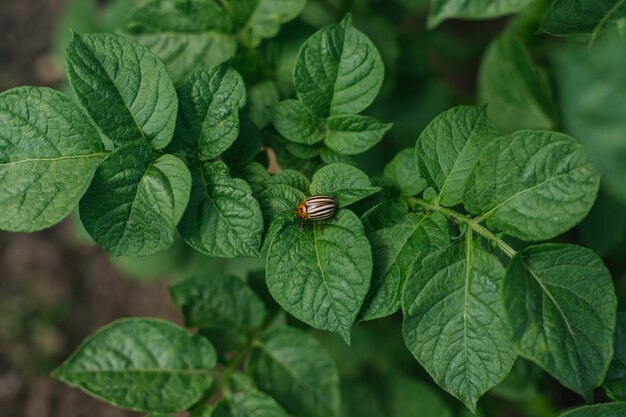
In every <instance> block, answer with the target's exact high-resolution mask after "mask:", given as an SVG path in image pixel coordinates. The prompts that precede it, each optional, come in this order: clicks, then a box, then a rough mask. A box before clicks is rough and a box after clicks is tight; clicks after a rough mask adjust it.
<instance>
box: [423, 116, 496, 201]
mask: <svg viewBox="0 0 626 417" xmlns="http://www.w3.org/2000/svg"><path fill="white" fill-rule="evenodd" d="M497 136H498V130H497V128H496V127H495V126H494V125H493V123H491V122H490V121H489V119H487V114H486V112H485V108H484V107H483V108H481V109H477V108H475V107H470V106H458V107H454V108H452V109H450V110H447V111H445V112H443V113H441V114H440V115H439V116H437V117H436V118H435V119H434V120H433V121H432V122H430V124H429V125H428V126H427V127H426V129H424V131H423V132H422V134H421V135H420V136H419V138H418V139H417V143H416V144H415V157H416V160H417V164H418V171H419V173H420V174H421V175H422V176H423V177H424V178H425V179H426V182H427V183H428V184H429V185H432V186H433V187H435V188H436V189H437V191H438V192H439V195H438V197H437V200H436V202H437V203H441V204H443V205H446V206H454V205H457V204H459V203H460V202H461V201H462V199H463V193H464V191H465V189H466V187H467V183H468V179H469V177H470V175H471V173H472V171H473V169H474V167H475V166H476V163H477V162H478V157H479V154H480V152H481V151H482V149H483V148H484V147H485V146H486V145H487V144H488V143H490V142H492V141H493V140H494V139H495V138H496V137H497Z"/></svg>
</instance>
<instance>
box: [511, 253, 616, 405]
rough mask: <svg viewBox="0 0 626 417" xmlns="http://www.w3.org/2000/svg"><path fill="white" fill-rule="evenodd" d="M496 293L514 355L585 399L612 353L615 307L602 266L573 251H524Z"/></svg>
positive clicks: (592, 257) (591, 257) (589, 255)
mask: <svg viewBox="0 0 626 417" xmlns="http://www.w3.org/2000/svg"><path fill="white" fill-rule="evenodd" d="M502 293H503V297H504V304H505V306H506V311H507V316H508V319H509V321H510V323H511V325H512V326H513V338H514V341H515V343H516V344H517V348H518V350H519V352H520V354H521V355H523V356H524V357H527V358H529V359H531V360H533V361H534V362H536V363H538V364H539V365H540V366H541V367H542V368H543V369H545V370H546V371H547V372H549V373H550V374H552V375H554V376H555V377H556V378H557V379H558V380H559V381H560V382H561V383H562V384H563V385H565V386H566V387H568V388H570V389H572V390H574V391H576V392H578V393H580V394H582V395H583V396H585V398H587V399H591V398H592V392H593V389H594V388H595V387H597V386H598V385H600V384H601V383H602V380H603V379H604V374H605V373H606V370H607V368H608V366H609V362H610V360H611V356H612V353H613V332H614V329H615V309H616V305H617V301H616V297H615V290H614V288H613V282H612V280H611V275H610V274H609V271H608V270H607V269H606V267H605V266H604V265H603V264H602V260H601V259H600V258H599V257H598V256H597V255H596V254H595V253H593V252H592V251H591V250H589V249H586V248H583V247H580V246H575V245H565V244H544V245H537V246H530V247H528V248H526V249H525V250H524V251H523V252H521V253H518V254H517V255H516V256H515V257H514V258H513V260H512V261H511V263H510V264H509V266H508V269H507V272H506V277H505V280H504V285H503V291H502ZM590 317H593V320H590V319H589V318H590Z"/></svg>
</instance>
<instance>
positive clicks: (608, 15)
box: [589, 0, 626, 47]
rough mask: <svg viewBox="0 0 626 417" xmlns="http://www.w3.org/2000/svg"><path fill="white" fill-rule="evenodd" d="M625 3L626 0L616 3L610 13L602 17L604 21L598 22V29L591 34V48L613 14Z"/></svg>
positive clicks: (619, 0)
mask: <svg viewBox="0 0 626 417" xmlns="http://www.w3.org/2000/svg"><path fill="white" fill-rule="evenodd" d="M625 3H626V0H618V1H617V2H616V3H615V5H613V7H611V8H610V9H609V11H608V12H607V13H606V14H605V15H604V16H603V17H602V19H600V21H599V22H598V24H597V25H596V27H595V28H594V29H593V33H592V34H591V40H590V41H589V47H591V46H592V45H593V43H594V42H595V41H596V38H597V37H598V34H599V33H600V30H601V29H602V27H603V26H604V25H605V24H606V23H607V22H608V21H609V18H610V17H611V15H612V14H613V13H615V12H617V10H619V9H620V8H621V7H622V6H623V5H624V4H625Z"/></svg>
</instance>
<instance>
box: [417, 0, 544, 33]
mask: <svg viewBox="0 0 626 417" xmlns="http://www.w3.org/2000/svg"><path fill="white" fill-rule="evenodd" d="M531 1H532V0H467V1H458V0H430V5H431V6H430V13H429V14H428V21H427V26H428V28H429V29H432V28H434V27H436V26H438V25H439V24H440V23H441V22H443V21H444V20H446V19H450V18H454V19H492V18H494V17H498V16H504V15H507V14H511V13H515V12H518V11H519V10H521V9H522V8H523V7H524V6H526V5H527V4H529V3H530V2H531Z"/></svg>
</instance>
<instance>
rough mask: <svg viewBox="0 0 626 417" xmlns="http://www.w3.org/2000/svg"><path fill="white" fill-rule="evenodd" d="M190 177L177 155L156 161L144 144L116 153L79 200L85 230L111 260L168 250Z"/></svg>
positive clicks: (105, 161)
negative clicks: (107, 253)
mask: <svg viewBox="0 0 626 417" xmlns="http://www.w3.org/2000/svg"><path fill="white" fill-rule="evenodd" d="M122 174H123V175H122ZM188 175H189V172H188V169H187V167H186V166H185V164H184V163H183V162H182V161H180V160H178V158H176V157H175V156H172V155H164V156H162V157H161V158H159V159H157V160H156V161H153V160H152V149H151V148H150V147H149V146H148V145H147V144H145V143H142V142H138V143H135V144H131V145H127V146H125V147H123V148H119V149H117V150H115V151H114V152H112V153H111V154H109V155H108V156H107V158H106V159H105V160H104V161H103V162H102V164H101V165H100V167H98V170H97V171H96V174H95V176H94V179H93V182H92V183H91V186H90V187H89V189H88V190H87V193H85V195H84V196H83V198H82V200H81V202H80V218H81V220H82V222H83V224H84V226H85V229H86V230H87V232H89V235H90V236H91V237H92V238H93V239H94V240H95V241H96V242H97V243H98V244H99V245H100V246H102V247H104V248H105V249H106V250H107V251H108V252H109V253H110V254H111V256H112V257H117V256H121V255H127V256H146V255H151V254H153V253H156V252H158V251H161V250H164V249H167V248H168V247H170V246H171V245H172V243H173V242H174V230H175V228H176V222H175V220H176V218H175V216H176V215H177V214H178V213H179V212H180V211H181V208H182V207H184V206H185V205H186V198H185V197H186V196H187V195H188V193H189V190H188V189H184V187H188V183H185V181H187V180H188V178H186V177H187V176H188ZM176 198H178V199H179V201H175V199H176Z"/></svg>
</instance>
